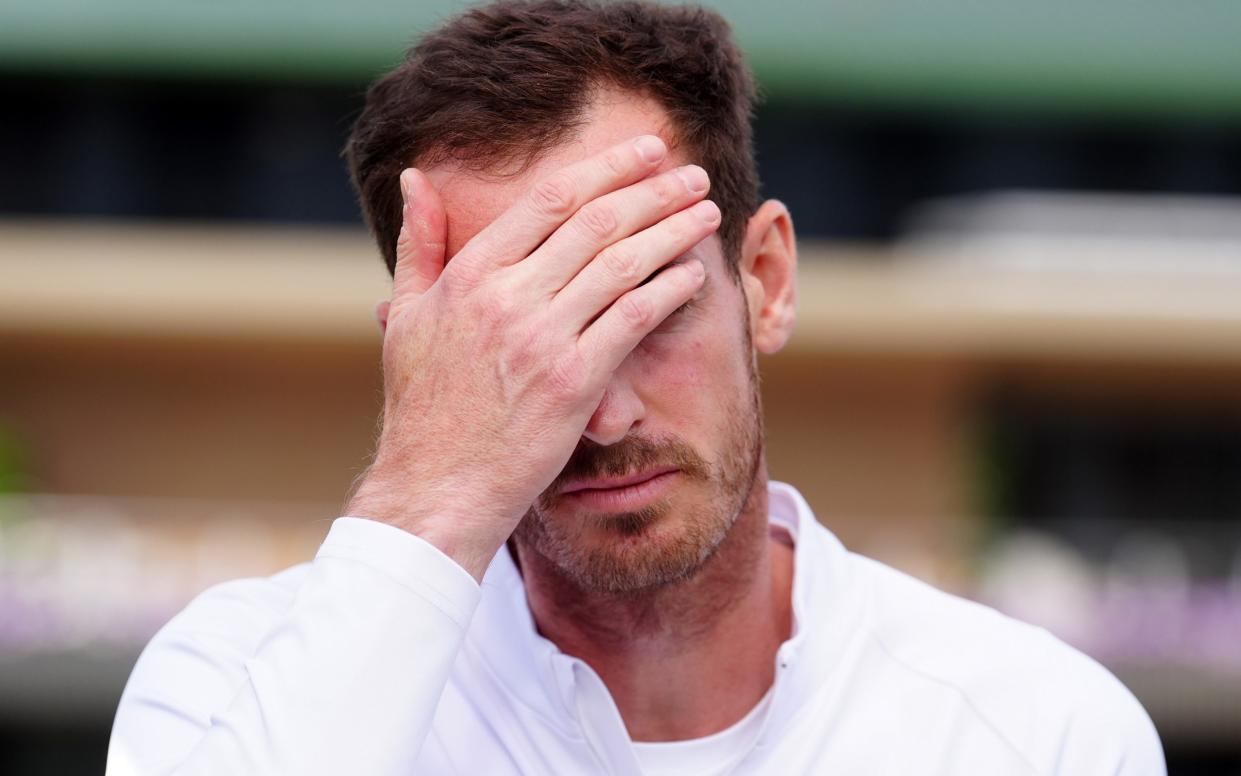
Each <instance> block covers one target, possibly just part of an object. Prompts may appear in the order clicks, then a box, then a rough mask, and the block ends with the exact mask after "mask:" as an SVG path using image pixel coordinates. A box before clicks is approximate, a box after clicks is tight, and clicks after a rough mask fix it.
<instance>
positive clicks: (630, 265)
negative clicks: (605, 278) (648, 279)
mask: <svg viewBox="0 0 1241 776" xmlns="http://www.w3.org/2000/svg"><path fill="white" fill-rule="evenodd" d="M599 260H600V261H602V262H603V266H604V269H606V270H607V272H608V274H609V275H611V276H612V277H613V278H614V279H616V280H619V281H621V282H622V283H625V284H628V285H636V284H637V282H638V281H639V280H641V279H642V277H641V272H642V266H641V262H639V261H638V257H637V255H635V254H634V252H633V251H631V250H629V249H627V248H622V247H620V246H619V245H613V246H612V247H611V248H608V249H607V250H606V251H604V252H603V253H602V254H600V256H599Z"/></svg>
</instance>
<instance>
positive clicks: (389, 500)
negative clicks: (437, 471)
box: [345, 467, 511, 582]
mask: <svg viewBox="0 0 1241 776" xmlns="http://www.w3.org/2000/svg"><path fill="white" fill-rule="evenodd" d="M468 503H469V500H468V499H467V498H465V497H463V496H461V495H454V494H446V495H440V494H436V493H429V492H419V490H418V489H413V488H410V487H408V475H406V477H405V481H404V482H402V481H401V480H399V479H397V480H394V479H389V478H385V477H383V476H382V474H381V473H378V472H375V471H374V469H373V467H372V470H371V471H369V472H368V473H367V474H366V475H365V477H364V479H363V480H362V481H361V483H360V484H359V485H358V487H357V489H356V491H355V492H354V494H353V496H352V497H351V498H350V499H349V501H348V504H347V506H346V508H345V514H347V515H349V516H351V517H360V518H365V519H367V520H375V521H377V522H380V523H387V524H388V525H391V526H394V527H396V528H400V529H401V530H403V531H407V532H409V533H412V534H413V535H415V536H417V537H418V538H420V539H422V540H423V541H426V542H427V543H429V544H431V545H432V546H434V547H435V548H436V549H438V550H439V551H440V552H442V553H444V554H445V555H447V556H448V557H449V558H451V559H452V560H454V561H455V562H456V563H457V564H458V565H460V566H461V567H462V568H464V569H465V570H466V572H468V573H469V574H470V576H472V577H474V579H475V580H477V581H479V582H482V578H483V574H484V573H486V571H487V567H488V566H489V565H490V564H491V560H492V558H494V557H495V554H496V552H498V551H499V549H500V547H501V546H502V545H503V544H504V542H505V541H506V540H507V539H508V533H511V528H510V529H509V530H508V532H507V533H503V535H500V534H501V533H502V532H501V531H497V530H495V528H494V527H493V526H495V525H498V524H499V521H498V520H495V519H492V520H491V521H488V520H486V519H485V518H484V514H485V513H484V512H482V511H481V510H477V509H473V508H471V507H469V506H468Z"/></svg>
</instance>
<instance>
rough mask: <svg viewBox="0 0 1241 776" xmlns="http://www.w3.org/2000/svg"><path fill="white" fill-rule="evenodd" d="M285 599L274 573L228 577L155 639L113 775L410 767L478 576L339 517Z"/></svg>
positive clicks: (422, 546) (130, 690) (405, 536)
mask: <svg viewBox="0 0 1241 776" xmlns="http://www.w3.org/2000/svg"><path fill="white" fill-rule="evenodd" d="M256 584H266V585H267V586H266V587H262V588H261V589H260V588H256V587H254V585H256ZM273 595H275V594H274V593H273V586H272V584H271V582H270V581H269V580H264V581H263V582H262V583H256V582H255V581H243V582H238V583H229V584H227V585H224V586H220V587H219V588H215V589H213V590H212V591H208V592H207V593H204V594H203V596H200V598H199V599H198V600H196V601H195V602H194V603H193V604H191V605H190V606H189V607H187V609H186V610H185V611H184V612H182V613H181V614H180V615H178V616H177V617H176V618H174V619H173V620H172V621H171V622H169V623H168V625H166V626H165V627H164V628H163V629H162V630H161V631H160V633H159V634H157V635H156V637H155V638H154V639H153V640H152V641H151V643H150V644H149V645H148V646H147V648H146V649H145V650H144V651H143V654H142V656H141V657H140V658H139V660H138V663H137V665H136V666H135V668H134V671H133V673H132V675H131V676H130V679H129V682H128V684H127V685H126V688H125V691H124V693H123V694H122V697H121V701H120V706H119V708H118V710H117V715H116V720H115V722H114V724H113V730H112V740H111V743H110V745H109V755H108V773H109V774H110V776H128V775H129V774H142V775H143V776H146V775H147V774H168V773H175V774H213V775H214V774H222V773H238V774H240V773H246V774H260V773H261V774H269V773H270V774H292V773H297V774H340V773H367V774H379V775H382V774H395V773H398V772H408V769H409V766H410V764H411V763H413V762H414V761H415V759H416V758H417V756H418V752H419V750H420V748H421V746H422V742H423V740H424V739H425V738H426V736H427V734H428V732H429V730H430V727H431V724H432V720H433V718H434V715H435V709H436V706H437V705H438V703H439V698H440V696H441V694H442V693H443V690H444V686H445V685H446V683H447V681H448V676H449V673H450V671H451V668H452V664H453V661H454V659H455V657H456V655H457V652H458V650H459V649H460V647H461V643H462V640H463V638H464V636H465V631H466V628H467V627H468V624H469V621H470V618H471V617H472V616H473V613H474V610H475V608H476V607H477V605H478V601H479V596H480V592H479V587H478V584H477V583H476V582H475V581H474V579H473V578H472V577H471V576H470V575H469V574H468V573H467V572H466V571H465V570H464V569H463V568H461V567H460V566H459V565H458V564H457V563H456V562H454V561H453V560H452V559H450V558H449V557H448V556H446V555H444V554H443V553H442V552H440V551H439V550H438V549H437V548H435V547H434V546H432V545H431V544H429V543H428V542H426V541H424V540H422V539H420V538H418V537H416V536H414V535H413V534H410V533H408V532H406V531H403V530H401V529H399V528H395V527H393V526H389V525H385V524H382V523H378V522H374V521H371V520H364V519H360V518H353V517H342V518H338V519H337V520H336V521H335V522H334V523H333V525H332V528H331V530H330V531H329V533H328V536H327V538H326V539H325V540H324V542H323V545H322V546H321V547H320V549H319V552H318V553H317V555H316V556H315V559H314V561H313V562H312V563H311V564H308V567H306V568H305V569H304V573H303V574H302V575H301V577H300V579H299V580H297V583H296V585H295V586H293V587H292V588H291V589H290V590H289V591H288V592H287V593H286V594H285V595H284V597H283V600H279V599H280V596H279V595H275V599H277V600H272V599H273Z"/></svg>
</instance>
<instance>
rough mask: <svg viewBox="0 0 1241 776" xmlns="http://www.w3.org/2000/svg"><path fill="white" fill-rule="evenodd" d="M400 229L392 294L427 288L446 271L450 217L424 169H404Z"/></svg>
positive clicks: (400, 294)
mask: <svg viewBox="0 0 1241 776" xmlns="http://www.w3.org/2000/svg"><path fill="white" fill-rule="evenodd" d="M401 199H402V200H403V203H404V204H403V207H402V208H401V233H400V234H399V235H398V236H397V239H396V269H395V270H394V271H393V275H392V278H393V281H392V298H393V299H394V300H395V299H399V298H400V297H401V296H403V295H406V294H412V295H415V296H416V295H418V294H422V293H423V292H425V291H426V290H427V289H428V288H430V287H431V284H432V283H434V282H435V280H436V278H438V277H439V276H440V273H441V272H443V271H444V244H445V238H446V234H447V231H448V219H447V216H445V214H444V205H443V203H442V202H441V201H440V195H439V192H437V191H436V190H435V187H434V186H432V185H431V181H429V180H427V176H426V175H424V174H423V173H422V171H421V170H418V169H415V168H413V167H410V168H409V169H407V170H404V171H403V172H401Z"/></svg>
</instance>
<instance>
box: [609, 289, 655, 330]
mask: <svg viewBox="0 0 1241 776" xmlns="http://www.w3.org/2000/svg"><path fill="white" fill-rule="evenodd" d="M616 304H617V305H619V306H620V314H621V317H622V318H624V319H625V321H626V322H627V323H628V324H629V325H631V326H633V327H634V328H642V327H643V326H646V325H647V324H649V323H650V322H651V318H653V317H654V315H655V309H654V307H652V306H651V302H650V300H649V299H647V298H645V297H641V296H634V295H633V294H630V295H628V296H623V297H621V298H620V300H619V301H617V303H616Z"/></svg>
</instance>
